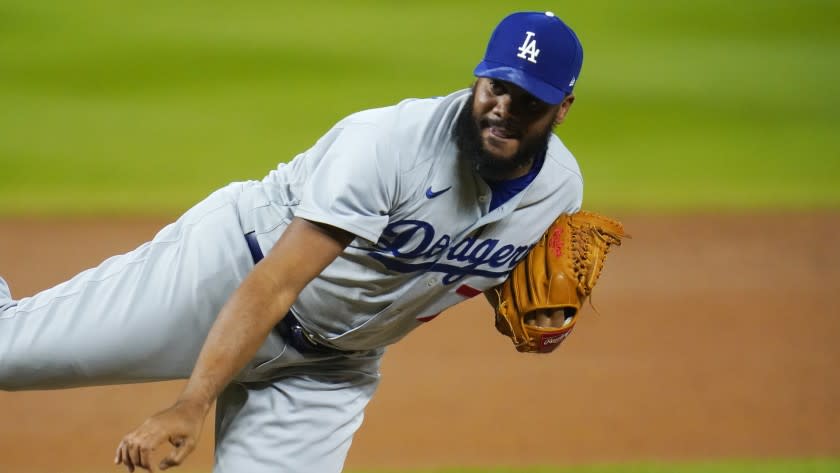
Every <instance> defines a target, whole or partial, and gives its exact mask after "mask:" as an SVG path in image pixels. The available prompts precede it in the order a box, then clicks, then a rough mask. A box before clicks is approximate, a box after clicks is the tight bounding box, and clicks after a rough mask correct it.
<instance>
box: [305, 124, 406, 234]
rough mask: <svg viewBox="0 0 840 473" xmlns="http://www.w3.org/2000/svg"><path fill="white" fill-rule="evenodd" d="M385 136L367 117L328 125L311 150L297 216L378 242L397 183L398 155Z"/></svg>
mask: <svg viewBox="0 0 840 473" xmlns="http://www.w3.org/2000/svg"><path fill="white" fill-rule="evenodd" d="M386 138H387V137H385V136H383V133H382V132H381V130H380V128H379V127H378V126H377V125H375V124H370V123H348V124H342V125H338V126H336V127H335V128H333V129H332V130H330V132H328V133H327V135H325V136H324V137H322V138H321V140H319V142H318V143H317V144H316V145H315V146H314V147H313V148H312V149H311V150H310V151H309V153H311V154H312V155H310V156H307V158H308V159H307V160H308V161H309V163H310V165H311V166H312V168H311V169H310V172H309V173H308V176H307V179H306V182H305V183H304V184H303V188H302V189H301V190H302V192H301V201H300V205H299V206H298V207H297V208H296V210H295V216H296V217H300V218H304V219H306V220H311V221H314V222H320V223H325V224H327V225H331V226H334V227H338V228H341V229H343V230H346V231H348V232H350V233H353V234H355V235H357V236H359V237H362V238H364V239H366V240H368V241H371V242H376V241H377V240H378V239H379V235H380V234H381V233H382V231H383V230H384V228H385V226H386V225H387V224H388V215H389V214H390V212H391V207H392V201H393V196H394V195H395V193H396V186H397V162H396V161H397V156H396V155H395V154H394V153H392V152H391V150H390V148H389V146H388V143H387V140H386ZM309 153H308V154H309Z"/></svg>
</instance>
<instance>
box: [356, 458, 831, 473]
mask: <svg viewBox="0 0 840 473" xmlns="http://www.w3.org/2000/svg"><path fill="white" fill-rule="evenodd" d="M837 472H840V460H830V459H815V460H776V461H772V460H766V461H728V462H722V461H721V462H706V463H685V464H677V463H673V464H669V463H639V464H628V465H602V466H574V467H534V468H490V469H487V468H481V469H479V468H474V469H471V468H447V469H431V470H370V471H358V470H356V471H351V472H349V473H837Z"/></svg>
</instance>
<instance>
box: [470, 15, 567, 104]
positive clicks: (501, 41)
mask: <svg viewBox="0 0 840 473" xmlns="http://www.w3.org/2000/svg"><path fill="white" fill-rule="evenodd" d="M582 64H583V47H582V46H581V44H580V41H579V40H578V37H577V35H575V32H574V31H572V29H571V28H569V27H568V26H567V25H566V24H565V23H563V21H562V20H560V18H557V17H556V16H555V15H554V13H552V12H519V13H513V14H511V15H508V16H507V17H505V18H504V19H503V20H502V21H501V23H499V25H498V26H496V29H495V30H493V34H492V35H491V36H490V41H489V42H488V43H487V52H486V53H485V54H484V60H483V61H481V62H480V63H479V64H478V66H476V68H475V71H474V74H475V75H476V77H488V78H491V79H499V80H503V81H507V82H512V83H514V84H516V85H518V86H519V87H522V88H523V89H525V90H527V91H528V92H529V93H530V94H531V95H533V96H535V97H537V98H538V99H540V100H542V101H543V102H546V103H549V104H552V105H555V104H558V103H560V102H562V101H563V98H564V97H566V95H568V94H570V93H571V92H572V89H573V88H574V86H575V82H577V78H578V75H580V67H581V65H582Z"/></svg>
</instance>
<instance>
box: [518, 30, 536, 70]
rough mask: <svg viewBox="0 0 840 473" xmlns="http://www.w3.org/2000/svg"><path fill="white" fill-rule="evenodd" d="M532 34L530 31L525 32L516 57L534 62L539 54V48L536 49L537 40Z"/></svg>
mask: <svg viewBox="0 0 840 473" xmlns="http://www.w3.org/2000/svg"><path fill="white" fill-rule="evenodd" d="M534 36H535V33H533V32H531V31H528V32H526V33H525V42H524V43H522V46H520V47H519V54H517V55H516V57H519V58H522V59H527V60H528V61H529V62H533V63H534V64H536V63H537V56H539V55H540V50H539V49H537V40H536V39H534ZM526 55H527V57H526Z"/></svg>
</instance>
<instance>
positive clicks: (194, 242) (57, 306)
mask: <svg viewBox="0 0 840 473" xmlns="http://www.w3.org/2000/svg"><path fill="white" fill-rule="evenodd" d="M236 196H237V188H236V187H235V185H232V186H229V187H227V188H225V189H222V190H220V191H217V192H215V193H214V194H212V195H211V196H210V197H208V198H207V199H205V200H204V201H202V202H201V203H199V204H198V205H196V206H195V207H193V208H192V209H190V210H189V211H188V212H187V213H186V214H184V215H183V216H182V217H181V218H180V219H179V220H178V221H177V222H175V223H173V224H172V225H169V226H167V227H166V228H164V229H163V230H162V231H161V232H160V233H158V234H157V235H156V236H155V238H154V239H153V240H152V241H151V242H149V243H146V244H144V245H142V246H140V247H139V248H137V249H136V250H134V251H132V252H129V253H126V254H124V255H119V256H115V257H113V258H110V259H108V260H106V261H104V262H103V263H102V264H100V265H99V266H98V267H96V268H93V269H89V270H87V271H84V272H82V273H80V274H78V275H77V276H75V277H74V278H72V279H70V280H69V281H67V282H64V283H62V284H59V285H58V286H55V287H53V288H50V289H47V290H45V291H42V292H40V293H38V294H36V295H34V296H32V297H27V298H23V299H21V300H18V301H15V302H16V303H15V302H11V297H10V296H8V295H7V293H8V288H7V287H6V285H5V283H3V284H0V306H2V307H4V308H3V309H2V312H0V389H5V390H20V389H51V388H66V387H74V386H85V385H99V384H115V383H127V382H140V381H151V380H160V379H174V378H183V377H187V376H188V375H189V374H190V372H191V370H192V367H193V364H194V362H195V359H196V358H197V356H198V352H199V350H200V348H201V346H202V344H203V342H204V339H205V336H206V334H207V332H208V331H209V328H210V326H211V325H212V323H213V321H214V320H215V317H216V314H217V313H218V311H219V309H220V308H221V306H222V304H223V303H224V302H225V300H226V299H227V298H228V296H229V295H230V294H231V292H232V291H233V290H234V289H235V288H236V287H237V286H238V285H239V283H240V281H241V280H242V279H243V278H244V277H245V275H246V274H247V273H248V272H249V271H250V270H251V269H252V267H253V262H252V261H251V258H250V254H249V252H248V249H247V246H246V243H245V241H244V239H243V236H242V230H241V227H240V225H239V216H238V212H237V209H236V203H235V202H236Z"/></svg>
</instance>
